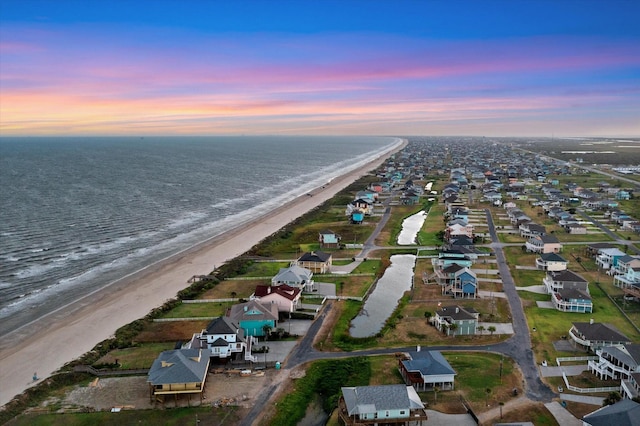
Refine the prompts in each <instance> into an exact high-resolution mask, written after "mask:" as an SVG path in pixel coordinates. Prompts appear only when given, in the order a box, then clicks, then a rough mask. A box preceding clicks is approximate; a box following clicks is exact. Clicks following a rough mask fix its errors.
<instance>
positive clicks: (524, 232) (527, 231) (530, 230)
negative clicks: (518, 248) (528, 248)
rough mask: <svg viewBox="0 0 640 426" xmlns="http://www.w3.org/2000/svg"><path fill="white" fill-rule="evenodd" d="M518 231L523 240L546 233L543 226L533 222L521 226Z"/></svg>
mask: <svg viewBox="0 0 640 426" xmlns="http://www.w3.org/2000/svg"><path fill="white" fill-rule="evenodd" d="M518 230H519V231H520V236H521V237H524V238H533V237H537V236H540V235H545V234H546V233H547V229H546V228H545V227H544V226H542V225H538V224H536V223H533V222H527V223H523V224H521V225H520V226H519V227H518Z"/></svg>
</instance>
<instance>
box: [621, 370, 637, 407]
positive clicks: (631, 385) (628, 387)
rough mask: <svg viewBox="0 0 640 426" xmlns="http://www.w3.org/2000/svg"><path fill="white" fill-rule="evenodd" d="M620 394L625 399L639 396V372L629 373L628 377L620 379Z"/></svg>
mask: <svg viewBox="0 0 640 426" xmlns="http://www.w3.org/2000/svg"><path fill="white" fill-rule="evenodd" d="M620 395H622V397H623V398H626V399H634V398H636V401H637V398H639V397H640V373H631V374H630V375H629V378H628V379H625V380H621V381H620Z"/></svg>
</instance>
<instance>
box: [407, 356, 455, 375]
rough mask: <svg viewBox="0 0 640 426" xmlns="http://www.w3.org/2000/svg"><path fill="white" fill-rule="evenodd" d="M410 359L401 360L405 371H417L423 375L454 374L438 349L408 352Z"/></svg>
mask: <svg viewBox="0 0 640 426" xmlns="http://www.w3.org/2000/svg"><path fill="white" fill-rule="evenodd" d="M409 356H410V357H411V359H410V360H406V361H402V364H403V365H404V367H405V369H406V370H407V371H419V372H420V374H422V375H423V376H432V375H433V376H435V375H440V374H456V372H455V371H454V370H453V368H451V365H449V363H448V362H447V360H446V359H444V357H443V356H442V354H441V353H440V352H439V351H420V352H410V353H409Z"/></svg>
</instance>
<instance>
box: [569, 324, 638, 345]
mask: <svg viewBox="0 0 640 426" xmlns="http://www.w3.org/2000/svg"><path fill="white" fill-rule="evenodd" d="M573 326H574V327H575V329H576V330H578V332H579V333H580V334H581V335H582V336H584V338H585V339H587V340H591V341H596V342H631V340H629V338H628V337H627V336H625V335H624V334H622V333H620V332H619V331H618V330H617V329H616V328H615V327H614V326H612V325H611V324H605V323H601V322H594V323H593V324H592V323H589V322H574V323H573Z"/></svg>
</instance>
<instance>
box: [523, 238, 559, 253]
mask: <svg viewBox="0 0 640 426" xmlns="http://www.w3.org/2000/svg"><path fill="white" fill-rule="evenodd" d="M525 247H526V249H527V251H529V252H532V253H559V252H560V251H562V244H560V241H558V238H557V237H556V236H555V235H548V234H545V235H535V236H533V237H531V238H529V239H528V240H527V242H526V243H525Z"/></svg>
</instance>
